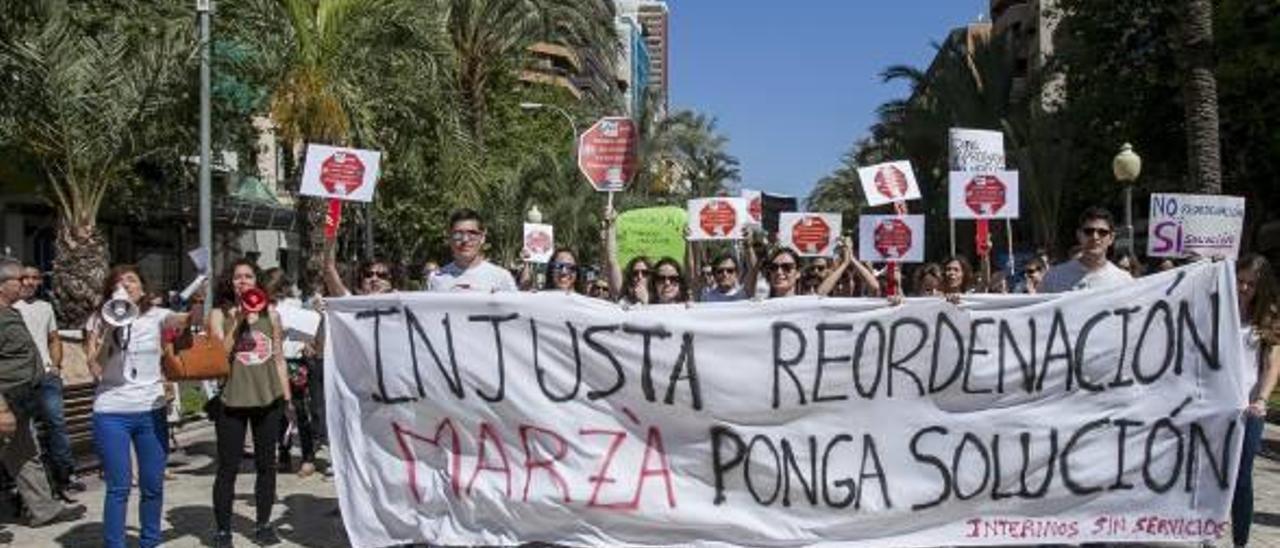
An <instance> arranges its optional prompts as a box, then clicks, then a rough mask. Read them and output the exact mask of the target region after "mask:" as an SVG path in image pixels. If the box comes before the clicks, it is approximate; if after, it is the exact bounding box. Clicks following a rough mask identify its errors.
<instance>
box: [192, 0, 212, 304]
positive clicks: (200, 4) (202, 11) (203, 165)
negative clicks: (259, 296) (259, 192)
mask: <svg viewBox="0 0 1280 548" xmlns="http://www.w3.org/2000/svg"><path fill="white" fill-rule="evenodd" d="M196 12H197V13H198V14H199V19H200V247H202V248H204V250H205V252H206V253H208V254H209V259H208V264H207V265H206V266H205V270H206V272H205V274H208V275H209V277H210V281H209V282H208V283H206V284H205V290H204V303H205V304H204V314H205V317H206V318H207V317H208V316H209V312H210V311H211V310H213V281H212V277H213V258H214V253H213V194H212V189H211V188H210V182H209V179H210V173H209V169H210V166H209V162H210V158H209V156H210V148H211V145H210V132H209V119H210V113H209V79H210V77H209V0H196Z"/></svg>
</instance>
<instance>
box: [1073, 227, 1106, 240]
mask: <svg viewBox="0 0 1280 548" xmlns="http://www.w3.org/2000/svg"><path fill="white" fill-rule="evenodd" d="M1080 233H1081V234H1084V235H1085V236H1086V237H1088V238H1106V237H1107V236H1110V235H1111V229H1109V228H1095V227H1091V226H1089V227H1085V228H1082V229H1080Z"/></svg>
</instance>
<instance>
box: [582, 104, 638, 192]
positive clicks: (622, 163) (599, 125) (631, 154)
mask: <svg viewBox="0 0 1280 548" xmlns="http://www.w3.org/2000/svg"><path fill="white" fill-rule="evenodd" d="M578 169H580V170H582V174H583V175H586V177H587V181H589V182H590V183H591V186H593V187H595V189H596V190H598V191H602V192H603V191H614V190H622V188H623V187H624V186H626V184H627V183H628V182H630V181H631V177H633V176H634V175H635V172H636V126H635V123H634V122H632V121H631V119H630V118H614V117H611V118H601V119H600V121H598V122H596V123H595V124H594V125H592V126H591V127H590V128H588V129H587V131H585V132H583V133H582V136H581V137H579V138H578Z"/></svg>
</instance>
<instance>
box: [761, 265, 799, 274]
mask: <svg viewBox="0 0 1280 548" xmlns="http://www.w3.org/2000/svg"><path fill="white" fill-rule="evenodd" d="M764 269H765V270H767V271H769V273H770V274H775V273H777V272H782V273H783V274H790V273H792V272H795V271H796V263H769V264H767V265H765V266H764Z"/></svg>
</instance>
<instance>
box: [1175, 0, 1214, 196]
mask: <svg viewBox="0 0 1280 548" xmlns="http://www.w3.org/2000/svg"><path fill="white" fill-rule="evenodd" d="M1181 11H1182V14H1181V18H1182V19H1181V28H1180V38H1181V40H1180V41H1181V48H1180V51H1179V55H1180V57H1181V61H1182V68H1183V81H1182V101H1183V108H1184V109H1185V112H1186V132H1187V167H1188V172H1189V173H1190V175H1191V181H1190V186H1191V190H1193V191H1197V192H1202V193H1205V194H1220V193H1221V192H1222V152H1221V149H1220V143H1219V137H1218V84H1217V80H1216V79H1215V77H1214V74H1213V71H1214V58H1213V1H1212V0H1183V6H1182V10H1181Z"/></svg>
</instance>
